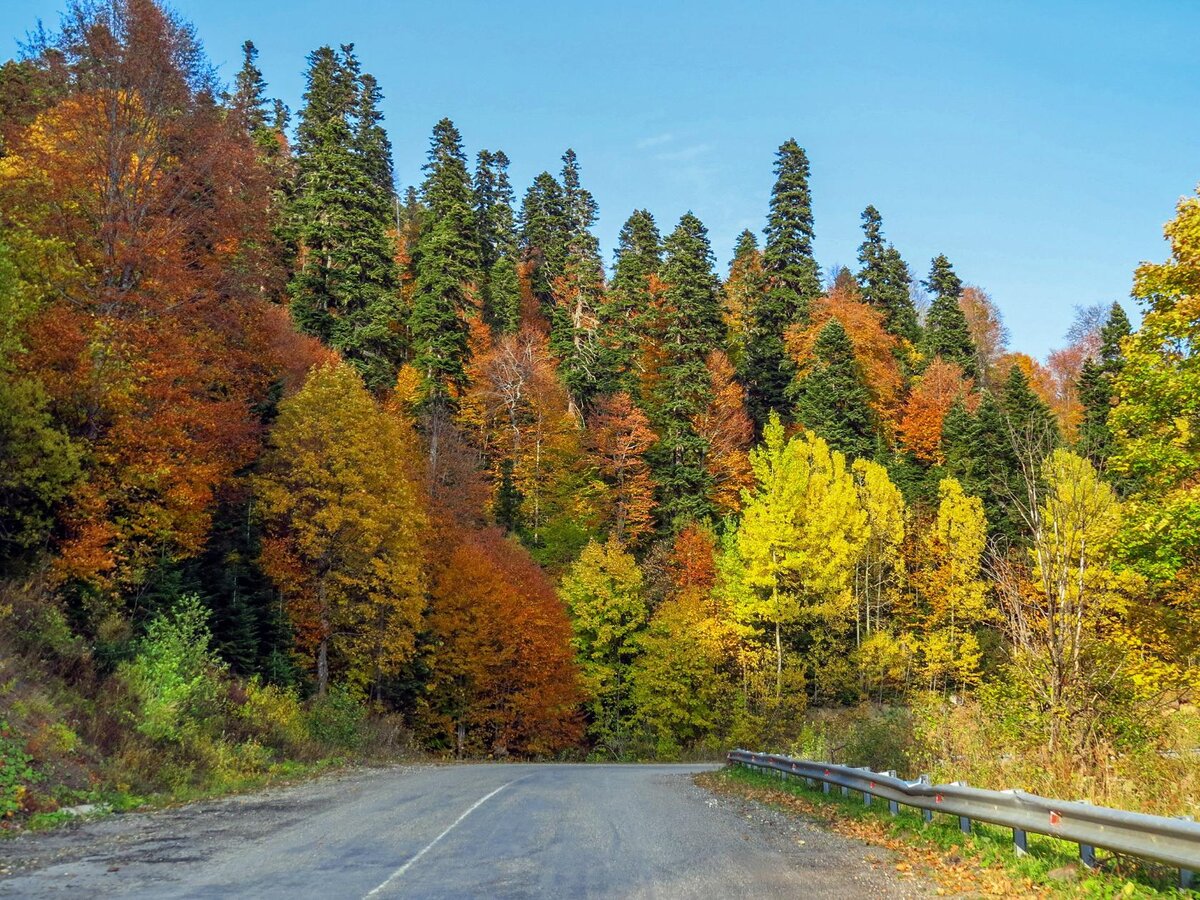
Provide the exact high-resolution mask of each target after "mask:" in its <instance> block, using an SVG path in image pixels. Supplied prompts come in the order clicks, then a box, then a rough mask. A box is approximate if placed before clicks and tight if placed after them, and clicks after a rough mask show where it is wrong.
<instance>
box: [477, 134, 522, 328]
mask: <svg viewBox="0 0 1200 900" xmlns="http://www.w3.org/2000/svg"><path fill="white" fill-rule="evenodd" d="M475 222H476V226H477V227H478V229H479V252H480V266H481V273H482V284H481V285H480V295H481V299H482V302H483V314H484V318H485V319H486V321H487V322H488V324H490V325H491V326H492V327H493V328H495V329H496V330H498V331H501V332H514V331H516V330H517V325H518V320H519V318H520V312H521V286H520V282H519V280H518V277H517V227H516V219H515V214H514V213H513V189H512V183H511V182H510V181H509V179H508V156H506V155H505V153H504V151H502V150H501V151H497V152H495V153H492V152H491V151H488V150H480V151H479V155H478V156H477V157H476V162H475Z"/></svg>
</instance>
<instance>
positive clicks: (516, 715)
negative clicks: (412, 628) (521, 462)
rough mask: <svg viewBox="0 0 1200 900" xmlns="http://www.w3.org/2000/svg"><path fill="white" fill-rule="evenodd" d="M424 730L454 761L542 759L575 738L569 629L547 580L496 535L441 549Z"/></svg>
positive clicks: (578, 727) (578, 725) (575, 682)
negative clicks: (464, 756)
mask: <svg viewBox="0 0 1200 900" xmlns="http://www.w3.org/2000/svg"><path fill="white" fill-rule="evenodd" d="M441 556H442V565H441V566H440V567H439V569H438V571H437V573H436V575H435V579H434V585H433V592H432V597H431V599H430V609H429V612H428V618H427V623H428V627H429V628H430V630H431V631H432V633H433V636H434V647H435V650H434V651H433V655H432V659H431V668H432V676H431V684H430V687H431V696H430V700H429V704H430V709H429V715H428V720H429V721H428V722H427V727H428V728H429V730H431V731H433V732H435V733H439V734H440V735H441V737H442V738H443V739H444V741H446V742H447V743H452V744H454V745H455V746H456V748H457V749H458V750H459V752H474V753H485V754H488V755H491V756H506V755H508V754H510V753H523V754H546V753H553V752H556V751H558V750H561V749H564V748H566V747H569V746H572V745H573V744H575V743H576V742H577V741H578V740H579V739H580V737H581V735H582V722H581V719H580V718H579V711H578V710H579V701H580V693H579V676H578V672H577V671H576V668H575V662H574V658H573V655H572V652H571V624H570V621H569V620H568V618H567V612H566V608H565V607H564V606H563V603H562V601H561V600H559V598H558V595H557V593H556V592H555V590H554V586H553V585H552V584H551V582H550V580H549V579H548V578H547V577H546V575H545V574H544V573H543V572H542V570H541V569H540V568H539V567H538V565H537V564H536V563H535V562H534V561H533V560H532V559H531V558H530V557H529V554H528V553H526V552H525V551H524V550H523V549H522V548H521V547H520V546H519V545H518V544H516V543H515V542H513V541H510V540H507V539H505V537H504V536H503V534H502V533H501V532H500V531H499V530H496V529H489V530H487V531H481V532H476V533H474V534H470V535H466V536H463V537H462V538H461V539H460V541H459V542H458V543H457V545H456V546H454V547H453V549H450V550H448V551H447V550H446V548H445V547H443V548H442V554H441Z"/></svg>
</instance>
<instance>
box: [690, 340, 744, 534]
mask: <svg viewBox="0 0 1200 900" xmlns="http://www.w3.org/2000/svg"><path fill="white" fill-rule="evenodd" d="M707 362H708V373H709V377H710V378H711V379H712V390H713V399H712V402H711V403H709V405H708V408H707V409H706V410H705V411H704V413H703V414H702V415H700V416H698V417H697V419H696V421H695V422H694V423H693V424H694V425H695V428H696V433H697V434H699V435H700V436H701V437H702V438H704V440H705V442H706V443H707V444H708V450H707V451H706V453H705V457H704V466H705V469H706V470H707V471H708V475H709V477H710V478H711V479H712V483H713V495H712V500H713V503H714V504H716V507H717V509H718V510H719V511H720V512H721V513H724V514H729V513H737V512H739V511H740V510H741V508H742V491H743V490H745V489H748V488H750V487H751V486H752V485H753V484H754V473H753V472H751V470H750V446H751V444H753V443H754V423H753V421H751V419H750V414H749V413H748V412H747V411H746V391H745V389H744V388H743V387H742V386H741V384H739V383H738V381H737V380H736V379H735V378H734V372H733V364H732V363H730V361H729V357H728V356H726V355H725V353H724V352H722V351H720V350H714V351H713V352H712V353H710V354H709V355H708V360H707Z"/></svg>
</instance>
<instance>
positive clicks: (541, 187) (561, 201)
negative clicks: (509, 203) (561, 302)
mask: <svg viewBox="0 0 1200 900" xmlns="http://www.w3.org/2000/svg"><path fill="white" fill-rule="evenodd" d="M520 235H521V254H522V256H523V258H524V260H525V262H526V264H527V265H528V266H529V285H530V288H531V289H532V290H533V293H534V296H536V297H537V299H538V303H539V305H540V306H541V307H542V309H543V311H549V309H550V307H551V306H552V304H553V298H552V290H553V285H554V280H555V279H556V278H558V277H560V276H561V275H562V274H563V271H564V269H565V268H566V264H567V246H568V244H569V238H570V220H569V217H568V214H567V206H566V197H565V195H564V193H563V188H562V185H561V184H559V183H558V181H557V180H556V179H555V177H554V176H553V175H551V174H550V173H549V172H542V173H541V174H540V175H538V176H537V177H536V178H534V179H533V184H531V185H530V186H529V190H527V191H526V192H525V197H524V199H523V200H522V202H521V222H520Z"/></svg>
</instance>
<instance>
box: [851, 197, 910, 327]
mask: <svg viewBox="0 0 1200 900" xmlns="http://www.w3.org/2000/svg"><path fill="white" fill-rule="evenodd" d="M862 220H863V233H864V235H865V239H864V240H863V243H862V246H860V247H859V248H858V261H859V263H860V264H861V265H862V268H861V269H860V270H859V272H858V284H859V287H860V289H861V291H862V298H863V302H865V303H869V304H870V305H871V306H874V307H875V308H876V309H878V310H880V311H881V312H883V314H884V316H885V320H884V324H885V326H886V327H887V329H888V331H890V332H891V333H892V334H894V335H896V336H897V337H901V338H904V339H905V340H907V341H911V342H912V343H914V344H915V343H916V342H917V340H918V338H919V337H920V327H919V326H918V325H917V311H916V308H915V307H914V306H913V302H912V296H911V295H910V293H909V289H908V286H909V281H910V280H911V277H910V275H909V272H908V266H907V265H905V263H904V260H903V259H901V258H900V252H899V251H898V250H897V249H896V248H895V247H893V246H892V245H891V244H885V243H884V241H883V219H882V217H881V216H880V215H879V210H877V209H876V208H875V207H874V206H868V207H867V208H866V209H865V210H864V211H863V214H862Z"/></svg>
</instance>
